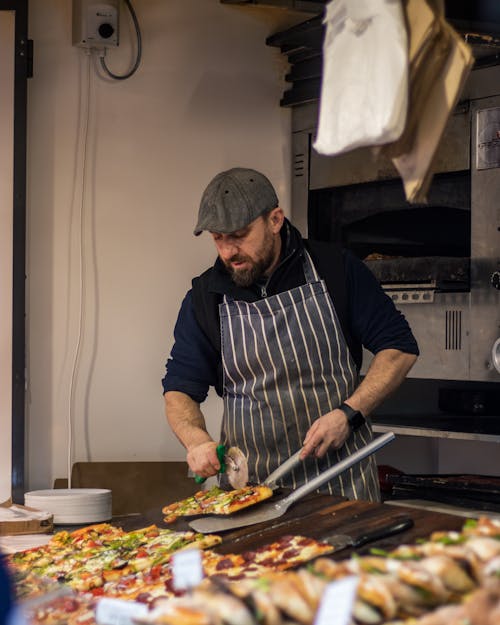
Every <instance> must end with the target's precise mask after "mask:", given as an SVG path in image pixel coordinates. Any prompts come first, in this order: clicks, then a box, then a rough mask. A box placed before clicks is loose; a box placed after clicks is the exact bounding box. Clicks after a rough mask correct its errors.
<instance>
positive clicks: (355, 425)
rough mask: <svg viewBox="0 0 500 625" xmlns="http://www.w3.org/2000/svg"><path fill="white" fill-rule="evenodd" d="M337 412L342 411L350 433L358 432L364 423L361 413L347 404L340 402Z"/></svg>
mask: <svg viewBox="0 0 500 625" xmlns="http://www.w3.org/2000/svg"><path fill="white" fill-rule="evenodd" d="M339 410H342V412H343V413H344V414H345V416H346V417H347V423H349V427H350V428H351V431H352V432H355V431H356V430H358V429H359V428H360V427H361V426H362V425H363V424H364V423H365V422H366V419H365V417H364V415H363V413H362V412H361V411H360V410H355V409H354V408H352V407H351V406H349V404H346V403H344V402H342V403H341V404H340V406H339Z"/></svg>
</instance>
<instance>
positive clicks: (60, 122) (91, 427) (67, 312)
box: [27, 0, 307, 488]
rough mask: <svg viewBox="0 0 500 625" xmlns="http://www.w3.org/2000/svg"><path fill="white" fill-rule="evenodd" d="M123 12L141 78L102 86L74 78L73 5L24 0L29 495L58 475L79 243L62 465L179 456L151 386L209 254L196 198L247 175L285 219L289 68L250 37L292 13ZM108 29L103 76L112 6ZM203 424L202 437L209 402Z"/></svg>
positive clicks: (113, 60)
mask: <svg viewBox="0 0 500 625" xmlns="http://www.w3.org/2000/svg"><path fill="white" fill-rule="evenodd" d="M133 4H134V7H135V9H136V12H137V16H138V19H139V22H140V25H141V29H142V35H143V48H144V51H143V60H142V65H141V67H140V69H139V71H138V72H137V73H136V74H135V75H134V76H133V77H132V78H131V79H129V80H126V81H112V82H111V81H108V80H103V79H101V78H99V77H98V75H97V74H96V71H95V70H94V68H92V70H91V72H90V73H89V75H87V72H86V69H87V63H88V57H86V56H85V54H84V53H83V52H82V51H81V50H78V49H76V48H73V47H72V45H71V0H31V2H30V37H31V38H32V39H34V50H35V57H34V77H33V79H31V81H30V84H29V112H28V118H29V123H28V141H29V145H28V282H27V284H28V304H27V323H28V383H29V393H28V406H27V412H28V419H29V423H28V456H29V483H28V487H29V488H45V487H50V486H51V485H52V482H53V479H54V478H55V477H66V475H67V439H68V414H69V405H70V397H69V396H70V388H71V379H72V372H73V363H74V361H75V354H76V348H77V341H78V335H79V332H78V321H79V316H80V308H79V301H80V269H79V267H80V231H81V232H82V233H83V238H82V249H83V280H84V294H83V307H82V317H83V324H82V340H81V348H80V356H79V359H78V367H77V370H76V375H75V384H74V400H75V401H74V406H75V409H74V441H73V447H74V453H73V458H72V459H73V460H74V461H77V460H80V461H81V460H127V459H129V460H165V459H167V460H178V459H181V458H183V457H184V453H183V449H182V447H181V446H180V445H179V444H178V442H177V441H176V440H175V439H174V438H173V436H172V434H171V433H170V431H169V429H168V427H167V425H166V422H165V418H164V415H163V398H162V392H161V383H160V381H161V378H162V377H163V374H164V363H165V360H166V357H167V355H168V353H169V350H170V347H171V342H172V332H173V326H174V323H175V319H176V317H177V311H178V307H179V305H180V301H181V298H182V297H183V295H184V293H185V291H186V290H187V289H188V288H189V286H190V279H191V277H192V276H193V275H196V274H198V273H200V272H201V271H202V270H204V269H205V268H206V266H208V264H210V263H211V262H212V261H213V259H214V257H215V254H214V250H213V248H212V243H211V242H210V241H209V239H208V237H207V236H206V235H205V236H202V237H200V238H196V237H194V236H193V235H192V229H193V226H194V223H195V220H196V213H197V208H198V203H199V198H200V195H201V193H202V191H203V189H204V187H205V186H206V184H207V183H208V181H209V180H210V179H211V177H212V176H213V175H215V174H216V173H217V172H218V171H221V170H222V169H225V168H229V167H232V166H235V165H243V166H253V167H256V168H259V169H261V170H262V171H264V172H265V173H266V174H267V175H268V176H269V177H270V178H271V180H272V181H273V183H274V184H275V186H276V189H277V192H278V195H279V197H280V200H281V204H282V206H283V207H284V208H285V209H287V208H288V206H289V199H290V198H289V186H290V185H289V170H290V156H289V151H290V150H289V148H290V145H289V123H290V111H289V110H286V109H282V108H280V106H279V100H280V97H281V94H282V91H283V89H284V87H285V83H284V80H283V77H284V74H285V71H286V62H285V59H284V58H283V57H282V56H281V55H280V53H279V50H277V49H275V48H270V47H268V46H266V45H265V39H266V37H267V36H268V35H269V34H271V33H273V32H277V31H279V30H282V29H283V28H285V27H287V26H289V25H291V23H296V22H298V21H303V20H305V19H306V18H307V16H306V15H295V16H294V15H291V14H289V13H287V12H285V11H283V10H277V9H274V10H270V9H257V8H255V7H253V8H245V9H243V8H240V7H235V6H228V5H223V4H220V3H219V2H218V1H217V0H203V1H201V0H169V1H168V2H164V1H162V0H134V1H133ZM121 17H122V42H121V45H120V48H119V49H118V50H112V51H111V52H110V53H109V55H108V57H107V59H106V61H107V64H108V66H109V67H110V68H111V69H112V71H114V72H118V73H122V72H124V71H125V70H126V69H128V67H129V66H130V63H131V59H132V56H133V55H132V52H131V49H130V41H131V40H132V37H133V34H132V32H131V29H130V27H129V24H128V21H127V19H126V18H127V12H126V9H125V5H124V3H122V11H121ZM87 76H88V77H89V81H88V83H87ZM89 89H90V91H89ZM88 93H90V108H89V111H90V117H89V124H88V131H89V132H88V139H87V161H86V162H87V168H86V186H85V189H86V191H85V194H84V195H83V201H82V171H83V170H82V163H83V158H82V154H83V145H84V141H83V136H84V133H83V129H84V127H85V119H86V117H85V105H86V98H87V95H88ZM82 206H83V210H82V215H83V218H82V220H80V208H81V207H82ZM81 223H82V228H80V224H81ZM207 414H208V415H209V423H210V429H211V430H212V431H213V432H214V433H216V432H217V429H218V422H219V415H220V405H219V402H218V400H217V398H216V397H214V396H212V397H211V398H210V399H209V401H208V409H207Z"/></svg>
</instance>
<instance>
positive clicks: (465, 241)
mask: <svg viewBox="0 0 500 625" xmlns="http://www.w3.org/2000/svg"><path fill="white" fill-rule="evenodd" d="M308 230H309V237H310V238H312V239H319V240H323V241H334V242H336V243H339V244H341V245H343V246H344V247H346V248H347V249H349V250H351V251H352V252H353V253H354V254H356V256H358V257H359V258H361V259H362V260H364V261H365V262H366V264H367V265H368V266H369V267H370V269H371V270H372V271H373V273H374V274H375V275H376V277H377V278H378V279H379V281H380V282H381V283H382V284H383V286H384V288H387V289H388V290H390V289H399V288H411V287H415V288H427V289H430V290H432V291H455V292H464V291H468V290H469V289H470V277H469V276H470V255H471V219H470V173H469V171H465V172H453V173H447V174H440V175H436V176H435V177H434V180H433V183H432V185H431V188H430V190H429V194H428V203H427V204H420V205H415V204H409V203H408V202H406V200H405V197H404V190H403V186H402V183H401V181H400V180H388V181H376V182H369V183H364V184H358V185H350V186H344V187H334V188H329V189H319V190H313V191H311V192H310V193H309V209H308Z"/></svg>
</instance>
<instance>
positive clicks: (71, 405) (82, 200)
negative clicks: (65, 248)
mask: <svg viewBox="0 0 500 625" xmlns="http://www.w3.org/2000/svg"><path fill="white" fill-rule="evenodd" d="M90 70H91V54H90V50H89V51H88V52H87V53H86V55H85V77H84V81H85V82H84V92H83V97H84V98H85V100H84V109H83V111H82V112H81V115H82V121H81V123H80V124H79V125H80V127H81V126H82V124H83V129H82V131H81V135H82V137H81V138H79V141H78V143H77V151H79V150H80V144H81V149H82V157H81V166H82V177H81V187H80V195H79V198H78V225H79V235H80V236H79V245H78V259H79V276H78V277H79V280H78V287H79V289H78V293H79V314H78V332H77V341H76V346H75V353H74V356H73V364H72V368H71V382H70V387H69V396H68V442H67V476H68V488H71V469H72V455H73V454H72V452H73V423H74V413H75V386H76V376H77V372H78V365H79V362H80V357H81V350H82V339H83V329H84V321H85V319H84V316H85V286H86V285H85V278H86V274H85V257H86V255H85V204H86V185H87V150H88V138H89V125H90V103H91V85H92V83H91V80H90V74H91V72H90ZM76 199H77V198H76V194H75V198H74V202H76Z"/></svg>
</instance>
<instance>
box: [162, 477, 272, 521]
mask: <svg viewBox="0 0 500 625" xmlns="http://www.w3.org/2000/svg"><path fill="white" fill-rule="evenodd" d="M272 494H273V491H272V489H271V488H269V487H268V486H264V485H257V486H244V487H243V488H238V489H234V490H230V491H225V490H222V489H221V488H219V487H218V486H214V487H213V488H211V489H210V490H207V491H198V492H197V493H195V494H194V495H192V496H191V497H188V498H186V499H182V500H180V501H176V502H173V503H171V504H169V505H167V506H164V507H163V508H162V512H163V514H165V515H166V516H165V518H164V521H165V523H172V522H173V521H175V520H176V519H177V518H179V517H190V516H198V515H204V514H222V515H229V514H233V513H235V512H239V511H240V510H243V509H244V508H247V507H248V506H252V505H254V504H256V503H259V502H261V501H264V500H265V499H269V497H271V496H272Z"/></svg>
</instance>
